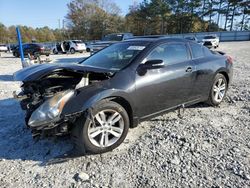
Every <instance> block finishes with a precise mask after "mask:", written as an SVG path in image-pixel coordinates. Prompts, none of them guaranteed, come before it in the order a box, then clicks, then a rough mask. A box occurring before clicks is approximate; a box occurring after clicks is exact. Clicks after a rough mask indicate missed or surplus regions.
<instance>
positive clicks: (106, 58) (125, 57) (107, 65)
mask: <svg viewBox="0 0 250 188" xmlns="http://www.w3.org/2000/svg"><path fill="white" fill-rule="evenodd" d="M145 47H146V46H145V44H142V43H138V42H137V43H136V42H133V43H131V42H130V43H117V44H113V45H111V46H109V47H107V48H105V49H103V50H101V51H99V52H98V53H96V54H94V55H93V56H90V57H89V58H88V59H86V60H84V61H83V62H81V64H82V65H87V66H92V67H97V68H103V69H109V70H115V71H117V70H120V69H122V68H124V67H125V66H127V65H128V64H129V63H130V62H131V61H132V60H133V59H134V58H135V57H136V56H137V55H138V54H139V53H140V52H141V51H142V50H143V49H144V48H145Z"/></svg>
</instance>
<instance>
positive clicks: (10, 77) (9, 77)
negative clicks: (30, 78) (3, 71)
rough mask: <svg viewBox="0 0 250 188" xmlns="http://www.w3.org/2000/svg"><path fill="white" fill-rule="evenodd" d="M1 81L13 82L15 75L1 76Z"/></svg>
mask: <svg viewBox="0 0 250 188" xmlns="http://www.w3.org/2000/svg"><path fill="white" fill-rule="evenodd" d="M0 81H13V75H0Z"/></svg>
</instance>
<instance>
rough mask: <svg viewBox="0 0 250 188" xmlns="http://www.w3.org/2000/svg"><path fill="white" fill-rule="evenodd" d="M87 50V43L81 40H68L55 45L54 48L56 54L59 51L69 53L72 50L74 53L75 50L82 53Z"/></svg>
mask: <svg viewBox="0 0 250 188" xmlns="http://www.w3.org/2000/svg"><path fill="white" fill-rule="evenodd" d="M83 51H86V45H85V43H83V42H82V41H81V40H67V41H63V42H61V43H57V44H56V45H55V47H54V48H53V49H52V52H53V53H54V54H57V53H67V52H70V53H71V54H74V53H75V52H80V53H82V52H83Z"/></svg>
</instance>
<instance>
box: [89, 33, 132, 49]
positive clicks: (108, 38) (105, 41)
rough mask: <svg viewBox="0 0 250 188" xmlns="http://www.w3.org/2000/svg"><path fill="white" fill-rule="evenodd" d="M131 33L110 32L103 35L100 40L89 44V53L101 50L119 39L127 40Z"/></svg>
mask: <svg viewBox="0 0 250 188" xmlns="http://www.w3.org/2000/svg"><path fill="white" fill-rule="evenodd" d="M133 37H134V35H133V34H132V33H112V34H108V35H105V36H104V37H103V38H102V40H101V41H99V42H95V43H93V44H92V45H91V46H90V52H91V54H93V53H96V52H98V51H99V50H102V49H103V48H105V47H107V46H110V45H111V44H114V43H117V42H119V41H123V40H127V39H131V38H133Z"/></svg>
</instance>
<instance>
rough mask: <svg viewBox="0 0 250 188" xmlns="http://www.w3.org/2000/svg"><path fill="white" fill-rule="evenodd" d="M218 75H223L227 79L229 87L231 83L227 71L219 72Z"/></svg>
mask: <svg viewBox="0 0 250 188" xmlns="http://www.w3.org/2000/svg"><path fill="white" fill-rule="evenodd" d="M217 74H222V75H223V76H225V78H226V80H227V86H228V85H229V82H230V80H229V75H228V73H227V72H226V71H225V70H220V71H218V72H217Z"/></svg>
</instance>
